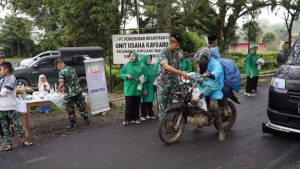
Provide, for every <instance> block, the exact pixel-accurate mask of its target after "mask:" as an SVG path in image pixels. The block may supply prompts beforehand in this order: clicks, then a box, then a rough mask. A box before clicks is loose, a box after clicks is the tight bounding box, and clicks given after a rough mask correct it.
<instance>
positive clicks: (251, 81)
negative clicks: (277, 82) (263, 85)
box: [246, 76, 258, 93]
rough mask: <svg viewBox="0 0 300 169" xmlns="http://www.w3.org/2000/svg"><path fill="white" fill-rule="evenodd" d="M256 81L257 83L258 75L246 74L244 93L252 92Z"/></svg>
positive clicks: (255, 86)
mask: <svg viewBox="0 0 300 169" xmlns="http://www.w3.org/2000/svg"><path fill="white" fill-rule="evenodd" d="M257 83H258V77H252V78H250V76H247V81H246V93H252V92H253V90H256V89H257Z"/></svg>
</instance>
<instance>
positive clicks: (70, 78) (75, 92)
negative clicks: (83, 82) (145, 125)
mask: <svg viewBox="0 0 300 169" xmlns="http://www.w3.org/2000/svg"><path fill="white" fill-rule="evenodd" d="M54 64H55V67H56V69H58V70H59V75H58V76H59V86H58V90H59V91H64V93H65V94H66V95H65V100H64V105H65V108H66V111H67V112H68V119H69V120H70V125H69V128H75V127H76V126H77V125H76V115H75V105H76V106H77V108H79V110H80V112H81V117H83V119H84V121H85V124H86V125H89V124H90V121H89V119H88V113H87V112H86V106H85V102H84V98H83V97H82V90H81V87H80V85H79V81H78V77H77V74H76V71H75V69H74V68H72V67H70V66H67V65H65V63H64V61H63V60H62V59H60V58H58V59H56V60H55V61H54Z"/></svg>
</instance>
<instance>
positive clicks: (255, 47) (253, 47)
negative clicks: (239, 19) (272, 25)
mask: <svg viewBox="0 0 300 169" xmlns="http://www.w3.org/2000/svg"><path fill="white" fill-rule="evenodd" d="M249 49H250V50H251V49H254V50H255V52H256V51H257V49H258V46H257V45H256V44H252V45H251V46H250V48H249Z"/></svg>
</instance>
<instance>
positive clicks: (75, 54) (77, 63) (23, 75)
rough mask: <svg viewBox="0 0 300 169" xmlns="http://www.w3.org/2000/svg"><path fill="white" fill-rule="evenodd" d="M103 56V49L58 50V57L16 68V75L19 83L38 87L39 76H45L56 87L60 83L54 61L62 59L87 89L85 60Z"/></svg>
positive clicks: (67, 48) (40, 59)
mask: <svg viewBox="0 0 300 169" xmlns="http://www.w3.org/2000/svg"><path fill="white" fill-rule="evenodd" d="M102 54H103V49H102V48H101V47H63V48H59V49H58V54H57V55H52V56H43V57H41V58H39V59H37V60H35V61H34V62H33V63H32V64H30V65H28V66H27V67H17V68H15V72H14V75H15V77H16V79H17V82H18V83H20V84H24V85H26V86H33V87H36V86H37V84H38V77H39V75H40V74H44V75H45V76H46V77H47V80H48V82H49V83H50V85H54V84H55V83H58V71H57V70H56V68H55V66H54V60H55V59H56V58H58V57H61V58H62V59H63V60H64V61H65V63H66V64H67V65H68V66H71V67H73V68H75V70H76V73H77V76H78V77H79V83H80V85H81V87H82V88H83V89H86V88H87V82H86V78H85V76H86V75H85V67H84V60H86V59H90V56H94V57H95V56H96V57H101V56H102Z"/></svg>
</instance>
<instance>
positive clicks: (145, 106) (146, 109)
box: [141, 102, 154, 117]
mask: <svg viewBox="0 0 300 169" xmlns="http://www.w3.org/2000/svg"><path fill="white" fill-rule="evenodd" d="M152 107H153V102H143V103H142V104H141V114H142V117H147V115H148V116H150V117H151V116H154V113H153V109H152Z"/></svg>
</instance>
